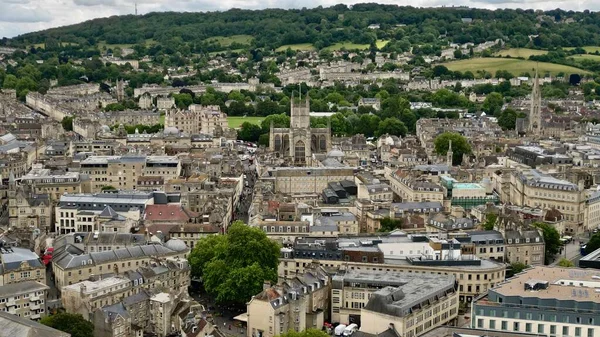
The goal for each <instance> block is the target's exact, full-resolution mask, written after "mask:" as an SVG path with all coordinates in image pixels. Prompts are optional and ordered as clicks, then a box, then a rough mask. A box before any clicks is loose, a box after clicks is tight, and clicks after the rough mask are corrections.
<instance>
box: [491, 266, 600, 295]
mask: <svg viewBox="0 0 600 337" xmlns="http://www.w3.org/2000/svg"><path fill="white" fill-rule="evenodd" d="M536 280H544V281H547V282H548V288H547V289H541V290H536V291H531V290H525V284H526V283H528V282H531V281H536ZM597 289H600V271H598V270H591V269H580V268H558V267H534V268H530V269H527V270H525V271H523V272H522V273H519V274H517V275H516V276H515V277H513V278H511V279H509V280H507V281H506V282H503V283H499V284H498V285H496V287H494V288H493V289H492V290H493V291H495V292H497V293H498V294H500V295H504V296H522V297H537V298H540V299H557V300H573V301H586V302H587V301H592V302H597V303H598V302H600V293H598V292H596V290H597Z"/></svg>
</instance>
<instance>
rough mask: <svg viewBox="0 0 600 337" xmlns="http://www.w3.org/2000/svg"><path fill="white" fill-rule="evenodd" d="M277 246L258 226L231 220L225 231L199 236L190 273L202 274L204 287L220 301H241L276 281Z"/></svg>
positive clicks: (193, 252)
mask: <svg viewBox="0 0 600 337" xmlns="http://www.w3.org/2000/svg"><path fill="white" fill-rule="evenodd" d="M278 261H279V246H278V245H277V243H275V242H274V241H271V240H270V239H269V238H267V236H266V234H265V233H264V232H263V231H261V230H260V229H257V228H252V227H249V226H246V225H245V224H244V223H242V222H240V221H236V222H234V223H233V224H232V225H231V226H230V227H229V230H228V232H227V234H226V235H214V236H209V237H205V238H202V239H200V241H198V243H197V244H196V246H195V247H194V249H193V250H192V252H191V254H190V257H189V262H190V265H191V268H192V277H201V278H202V280H203V281H204V287H205V289H206V291H207V292H208V293H210V294H212V295H213V296H215V297H216V300H217V301H218V302H220V303H233V304H244V303H246V302H247V301H248V300H250V298H251V297H252V296H253V295H256V294H257V293H259V292H260V291H261V290H262V286H263V283H264V281H266V280H268V281H271V282H273V283H275V282H277V265H278Z"/></svg>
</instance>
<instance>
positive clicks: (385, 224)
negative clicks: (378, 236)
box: [378, 217, 402, 233]
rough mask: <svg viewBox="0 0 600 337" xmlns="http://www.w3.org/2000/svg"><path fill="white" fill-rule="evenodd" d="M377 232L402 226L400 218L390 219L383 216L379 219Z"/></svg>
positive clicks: (389, 230)
mask: <svg viewBox="0 0 600 337" xmlns="http://www.w3.org/2000/svg"><path fill="white" fill-rule="evenodd" d="M379 225H380V228H379V230H378V231H379V232H386V233H387V232H391V231H394V230H396V229H400V228H402V219H392V218H389V217H385V218H383V219H381V221H379Z"/></svg>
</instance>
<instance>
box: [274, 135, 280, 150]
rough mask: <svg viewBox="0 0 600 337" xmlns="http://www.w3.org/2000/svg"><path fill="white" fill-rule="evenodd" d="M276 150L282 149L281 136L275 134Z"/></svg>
mask: <svg viewBox="0 0 600 337" xmlns="http://www.w3.org/2000/svg"><path fill="white" fill-rule="evenodd" d="M275 151H277V152H279V151H281V136H280V135H275Z"/></svg>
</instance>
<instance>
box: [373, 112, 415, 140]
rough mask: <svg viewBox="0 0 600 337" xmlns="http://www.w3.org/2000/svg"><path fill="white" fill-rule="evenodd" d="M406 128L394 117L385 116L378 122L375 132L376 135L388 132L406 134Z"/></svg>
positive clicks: (396, 134) (398, 134)
mask: <svg viewBox="0 0 600 337" xmlns="http://www.w3.org/2000/svg"><path fill="white" fill-rule="evenodd" d="M407 132H408V129H406V125H404V123H402V122H401V121H399V120H397V119H396V118H391V117H390V118H386V119H384V120H382V121H381V122H379V127H378V128H377V132H376V134H377V135H378V136H381V135H384V134H390V135H394V136H402V137H404V136H406V133H407Z"/></svg>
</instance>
